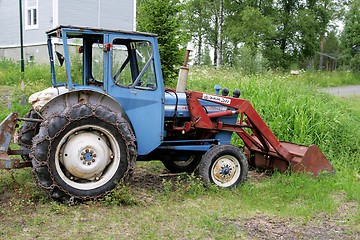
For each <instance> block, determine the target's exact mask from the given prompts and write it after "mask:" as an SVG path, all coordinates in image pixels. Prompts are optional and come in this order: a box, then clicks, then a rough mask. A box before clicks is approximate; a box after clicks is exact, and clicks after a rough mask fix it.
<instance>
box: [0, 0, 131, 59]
mask: <svg viewBox="0 0 360 240" xmlns="http://www.w3.org/2000/svg"><path fill="white" fill-rule="evenodd" d="M20 3H21V5H22V32H23V46H24V59H25V61H36V62H46V61H48V57H47V55H48V54H47V47H46V40H47V39H46V35H45V32H46V31H48V30H50V29H52V28H54V27H56V26H58V25H74V26H83V27H96V28H108V29H120V30H127V31H131V30H135V24H136V19H135V17H136V0H0V59H1V58H4V57H5V58H10V59H14V60H20V14H19V13H20Z"/></svg>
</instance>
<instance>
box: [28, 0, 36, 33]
mask: <svg viewBox="0 0 360 240" xmlns="http://www.w3.org/2000/svg"><path fill="white" fill-rule="evenodd" d="M38 20H39V19H38V0H25V21H26V22H25V29H36V28H38Z"/></svg>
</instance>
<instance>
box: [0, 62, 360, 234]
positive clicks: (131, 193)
mask: <svg viewBox="0 0 360 240" xmlns="http://www.w3.org/2000/svg"><path fill="white" fill-rule="evenodd" d="M8 64H9V63H7V62H5V63H3V62H0V89H6V91H10V92H12V93H11V94H12V96H13V102H14V101H15V102H19V96H18V95H19V91H21V90H19V84H20V83H21V80H20V79H21V78H20V77H19V76H20V75H19V76H17V75H16V74H17V71H18V70H17V67H13V65H11V64H10V65H8ZM6 69H8V70H6ZM26 69H30V67H27V68H26ZM40 70H41V71H44V72H46V73H47V72H48V69H46V68H45V67H44V66H36V65H34V66H32V68H31V70H29V73H28V75H27V73H25V76H24V79H26V80H25V86H28V89H27V88H26V94H27V95H29V94H30V93H32V92H35V91H38V90H40V89H42V88H45V87H47V86H48V85H47V84H48V83H46V81H48V80H47V79H46V77H45V73H39V74H35V73H36V72H38V71H40ZM9 72H10V73H9ZM42 74H44V76H43V77H42ZM347 74H348V73H346V72H339V73H337V72H334V73H325V72H321V73H316V72H311V73H305V74H303V75H300V76H291V75H281V74H276V73H269V74H266V75H254V76H243V75H241V74H240V73H237V72H236V71H234V70H231V69H225V70H221V71H215V70H213V69H192V70H191V71H190V78H189V82H188V87H187V88H188V89H193V90H198V91H205V92H209V93H213V92H214V90H213V86H214V85H215V84H220V85H221V86H222V87H228V88H230V90H233V89H236V88H238V89H240V90H241V91H242V98H245V99H248V100H249V101H250V102H251V103H252V104H253V105H254V107H255V109H256V110H257V111H258V112H259V114H260V115H261V116H262V117H263V118H264V120H265V122H266V123H267V124H268V125H269V126H270V128H271V130H272V131H273V132H274V133H275V135H276V136H277V137H278V138H279V139H281V140H286V141H292V142H296V143H299V144H306V145H308V144H312V143H315V144H317V145H318V146H319V147H320V148H321V149H322V151H323V152H324V154H325V155H326V156H327V158H328V159H329V160H330V161H331V163H332V164H333V165H334V166H335V168H336V170H337V172H336V174H335V175H331V174H330V175H329V174H325V175H322V176H320V177H318V178H311V177H309V176H307V175H304V174H300V175H298V174H291V175H289V174H279V173H275V174H273V175H271V176H268V175H266V174H265V173H254V175H255V177H254V176H251V175H250V177H249V180H248V181H247V182H246V183H245V184H243V185H242V186H240V187H239V188H237V189H232V190H221V189H217V188H212V187H210V188H205V187H204V186H203V185H202V183H201V182H200V181H199V180H198V179H197V178H196V176H193V175H190V176H189V175H180V176H175V177H163V178H160V177H159V174H161V173H164V172H166V171H165V168H164V167H163V166H162V164H161V163H160V162H140V163H138V164H137V170H136V172H135V174H140V175H138V176H140V178H142V179H143V182H141V184H139V183H137V182H136V181H135V180H134V181H133V182H132V183H133V184H132V185H131V184H130V185H127V186H125V187H121V186H119V188H118V189H116V190H115V191H114V192H113V193H112V194H110V195H108V196H107V197H105V198H104V199H103V200H102V201H99V202H89V203H85V204H80V205H76V206H67V205H63V204H59V203H56V202H52V201H51V200H49V199H47V197H46V196H45V195H44V193H43V192H42V191H40V190H39V189H38V187H37V186H36V183H35V181H34V180H33V179H32V173H31V170H30V169H21V170H12V171H4V170H0V219H3V220H2V224H1V225H0V239H2V238H5V237H6V238H7V239H19V238H25V239H34V238H40V239H47V238H58V239H94V238H106V239H126V238H127V239H129V238H130V239H249V238H251V237H252V238H256V237H254V235H251V233H250V232H249V231H247V230H246V226H248V224H249V223H250V222H251V221H250V220H251V219H254V218H255V219H260V220H261V221H267V223H269V224H272V223H274V222H276V223H277V222H280V223H282V225H285V226H287V227H289V228H290V227H291V226H292V225H294V226H295V229H304V226H309V227H310V228H311V229H317V228H318V227H319V224H320V223H321V222H325V223H327V224H328V225H326V226H328V228H329V230H331V227H332V226H333V225H334V224H335V225H336V226H339V227H341V228H342V229H344V233H343V234H344V235H345V236H347V237H348V238H351V237H352V236H359V232H360V228H359V226H360V211H359V210H360V209H359V208H360V191H359V189H360V143H359V139H360V107H359V106H360V104H359V103H360V99H359V98H357V97H351V98H349V99H347V98H339V97H335V96H331V95H328V94H325V93H320V92H318V91H317V88H318V87H323V86H334V85H344V84H345V85H347V84H351V83H354V84H355V83H356V84H359V83H358V82H357V81H354V79H355V80H356V79H359V78H356V77H354V75H351V74H350V75H349V76H347ZM5 75H6V76H7V77H6V79H10V77H12V80H11V81H13V82H11V83H8V82H7V81H10V80H6V81H5V80H4V77H3V76H5ZM344 76H345V77H346V80H344V79H345V77H344ZM39 79H40V80H39ZM45 79H46V81H45ZM8 85H9V86H8ZM13 106H15V107H16V109H19V110H21V111H23V112H25V111H26V109H27V108H28V107H29V106H26V107H24V106H21V104H20V105H16V104H15V105H14V104H13ZM3 108H4V107H3ZM16 109H15V110H16ZM2 110H3V111H2V112H3V113H2V114H4V112H6V111H8V110H4V109H2ZM12 110H13V109H12ZM1 116H3V115H1ZM234 143H235V144H239V143H240V141H238V140H234ZM256 176H260V177H256ZM134 177H135V176H134ZM154 179H155V180H156V181H155V180H154ZM268 219H270V220H271V221H268ZM260 220H259V222H260V223H261V221H260ZM261 226H263V228H264V229H267V226H266V225H261ZM305 230H306V229H305ZM305 230H304V231H305ZM327 230H328V229H326V231H327ZM59 233H61V234H59ZM356 234H357V235H356ZM299 236H300V235H296V234H295V235H294V238H295V239H296V238H299ZM335 237H336V236H335ZM258 238H261V237H258ZM315 238H321V236H315Z"/></svg>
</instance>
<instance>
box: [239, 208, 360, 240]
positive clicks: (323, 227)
mask: <svg viewBox="0 0 360 240" xmlns="http://www.w3.org/2000/svg"><path fill="white" fill-rule="evenodd" d="M338 221H340V220H337V219H334V218H330V217H321V216H318V217H316V218H315V219H313V220H311V221H309V222H307V223H306V224H301V223H299V222H297V221H295V220H293V219H279V218H278V217H275V216H266V215H262V214H260V213H259V214H256V215H255V216H254V217H252V218H250V219H248V220H246V221H245V222H243V223H236V222H235V223H234V224H238V225H239V226H238V227H239V228H242V229H243V230H245V231H246V233H247V234H248V236H249V237H250V238H251V239H324V240H331V239H334V240H335V239H358V238H359V237H360V233H355V235H354V234H350V233H349V232H348V230H347V229H346V228H344V227H342V226H341V225H342V224H339V222H338Z"/></svg>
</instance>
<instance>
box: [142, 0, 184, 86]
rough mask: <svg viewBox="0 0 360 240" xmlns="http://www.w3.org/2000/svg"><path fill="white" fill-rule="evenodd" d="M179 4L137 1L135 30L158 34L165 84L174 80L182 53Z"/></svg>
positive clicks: (175, 1) (169, 0)
mask: <svg viewBox="0 0 360 240" xmlns="http://www.w3.org/2000/svg"><path fill="white" fill-rule="evenodd" d="M181 7H182V6H181V4H180V3H179V1H178V0H141V1H138V11H137V30H138V31H143V32H150V33H155V34H157V35H158V42H159V51H160V57H161V65H162V72H163V77H164V82H165V84H170V83H171V82H174V80H176V76H177V70H178V68H179V66H180V65H181V63H182V58H183V54H181V51H180V49H179V47H180V46H182V45H184V42H185V41H184V40H185V38H184V34H183V33H182V32H181V28H180V17H181V16H180V13H181Z"/></svg>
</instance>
